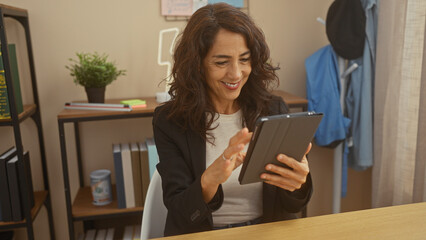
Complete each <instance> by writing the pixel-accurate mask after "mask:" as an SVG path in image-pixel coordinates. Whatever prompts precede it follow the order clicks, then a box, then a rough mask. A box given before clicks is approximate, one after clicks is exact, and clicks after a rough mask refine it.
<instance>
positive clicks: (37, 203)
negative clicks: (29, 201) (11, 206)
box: [0, 191, 48, 228]
mask: <svg viewBox="0 0 426 240" xmlns="http://www.w3.org/2000/svg"><path fill="white" fill-rule="evenodd" d="M47 194H48V193H47V191H38V192H34V207H33V208H32V209H31V217H32V219H33V220H34V218H35V217H36V216H37V214H38V212H39V211H40V209H41V206H43V203H44V201H45V200H46V198H47ZM25 221H26V220H22V221H17V222H0V228H2V227H4V226H10V225H24V224H25Z"/></svg>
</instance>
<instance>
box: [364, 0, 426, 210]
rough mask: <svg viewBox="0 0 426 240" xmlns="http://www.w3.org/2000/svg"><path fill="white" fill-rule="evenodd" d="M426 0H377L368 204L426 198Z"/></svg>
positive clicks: (402, 202)
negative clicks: (371, 157) (370, 180)
mask: <svg viewBox="0 0 426 240" xmlns="http://www.w3.org/2000/svg"><path fill="white" fill-rule="evenodd" d="M425 16H426V1H425V0H384V1H381V2H380V8H379V21H378V37H377V60H376V83H375V103H374V161H375V162H374V166H373V182H372V184H373V186H372V191H373V192H372V206H373V207H384V206H391V205H400V204H407V203H413V202H423V201H426V174H425V172H426V48H425V44H426V36H425V35H426V31H425V28H426V17H425Z"/></svg>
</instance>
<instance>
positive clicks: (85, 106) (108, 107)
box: [64, 102, 132, 112]
mask: <svg viewBox="0 0 426 240" xmlns="http://www.w3.org/2000/svg"><path fill="white" fill-rule="evenodd" d="M64 108H65V109H79V110H97V111H122V112H130V111H132V107H131V106H129V105H127V104H106V103H73V102H67V103H65V107H64Z"/></svg>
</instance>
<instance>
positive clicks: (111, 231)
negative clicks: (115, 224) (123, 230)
mask: <svg viewBox="0 0 426 240" xmlns="http://www.w3.org/2000/svg"><path fill="white" fill-rule="evenodd" d="M114 232H115V229H114V228H108V230H107V234H106V236H105V240H114Z"/></svg>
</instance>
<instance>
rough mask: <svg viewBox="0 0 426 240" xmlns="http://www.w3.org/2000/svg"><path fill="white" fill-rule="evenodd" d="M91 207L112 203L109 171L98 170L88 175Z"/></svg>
mask: <svg viewBox="0 0 426 240" xmlns="http://www.w3.org/2000/svg"><path fill="white" fill-rule="evenodd" d="M90 186H91V188H92V199H93V201H92V203H93V205H97V206H103V205H107V204H109V203H111V202H112V187H111V171H110V170H107V169H99V170H95V171H93V172H91V173H90Z"/></svg>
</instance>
